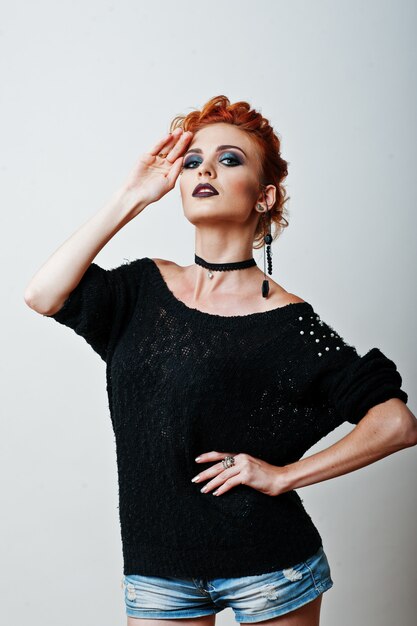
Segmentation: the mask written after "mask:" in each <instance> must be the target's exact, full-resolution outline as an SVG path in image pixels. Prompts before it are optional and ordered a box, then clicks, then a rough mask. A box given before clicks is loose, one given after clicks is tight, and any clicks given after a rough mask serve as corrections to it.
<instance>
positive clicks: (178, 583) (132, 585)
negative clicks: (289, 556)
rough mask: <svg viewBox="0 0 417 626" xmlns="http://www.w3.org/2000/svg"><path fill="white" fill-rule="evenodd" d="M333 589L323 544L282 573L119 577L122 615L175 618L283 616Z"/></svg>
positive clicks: (246, 619) (255, 619)
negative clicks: (222, 613)
mask: <svg viewBox="0 0 417 626" xmlns="http://www.w3.org/2000/svg"><path fill="white" fill-rule="evenodd" d="M332 586H333V581H332V579H331V575H330V566H329V563H328V561H327V557H326V554H325V552H324V550H323V546H320V548H319V550H318V551H317V552H316V553H315V554H314V555H313V556H311V557H310V558H308V559H306V560H305V561H302V562H301V563H297V564H296V565H293V566H292V567H289V568H286V569H279V570H275V571H273V572H268V573H266V574H260V575H255V576H243V577H239V578H210V579H207V578H173V577H164V578H160V577H159V576H143V575H141V574H132V575H128V576H126V575H125V576H123V578H122V587H123V588H124V597H125V605H126V615H128V616H131V617H142V618H155V619H175V618H192V617H201V616H203V615H212V614H214V613H218V612H219V611H222V610H223V609H226V608H228V607H230V608H232V609H233V612H234V617H235V620H236V621H237V622H240V623H244V622H246V623H249V622H258V621H261V620H265V619H270V618H271V617H277V616H278V615H283V614H284V613H288V612H289V611H293V610H294V609H297V608H298V607H300V606H302V605H303V604H306V603H307V602H310V601H311V600H314V599H315V598H317V596H319V595H320V594H321V593H323V592H324V591H327V590H328V589H330V587H332Z"/></svg>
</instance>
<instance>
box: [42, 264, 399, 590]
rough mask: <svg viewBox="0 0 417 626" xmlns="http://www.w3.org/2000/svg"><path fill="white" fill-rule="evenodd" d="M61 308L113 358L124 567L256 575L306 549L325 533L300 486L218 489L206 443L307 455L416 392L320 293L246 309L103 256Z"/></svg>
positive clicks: (287, 563) (154, 270) (63, 316)
mask: <svg viewBox="0 0 417 626" xmlns="http://www.w3.org/2000/svg"><path fill="white" fill-rule="evenodd" d="M46 317H52V318H53V319H55V320H56V321H57V322H59V323H61V324H65V325H66V326H68V327H70V328H72V329H73V330H74V331H75V332H76V333H77V334H78V335H81V336H82V337H84V339H85V340H86V341H87V342H88V344H89V345H90V346H91V347H92V348H93V349H94V350H95V351H96V352H97V353H98V354H99V355H100V357H101V358H102V359H103V360H104V361H105V362H106V381H107V392H108V398H109V411H110V417H111V420H112V425H113V430H114V435H115V441H116V454H117V469H118V486H119V519H120V528H121V538H122V546H123V559H124V570H123V571H124V574H126V575H129V574H143V575H153V576H177V577H193V576H200V577H206V578H214V577H224V578H226V577H232V576H237V577H240V576H247V575H255V574H262V573H266V572H271V571H273V570H275V569H281V568H286V567H291V566H293V565H294V564H297V563H299V562H301V561H304V560H306V559H307V558H308V557H310V556H311V555H312V554H314V553H315V552H316V551H317V550H318V548H319V547H320V546H321V545H322V539H321V536H320V534H319V531H318V530H317V528H316V526H315V525H314V523H313V521H312V519H311V517H310V516H309V514H308V513H307V512H306V510H305V509H304V506H303V504H302V500H301V498H300V497H299V495H298V493H297V492H296V491H295V490H291V491H287V492H286V493H283V494H281V495H279V496H268V495H265V494H263V493H261V492H259V491H257V490H256V489H253V488H251V487H248V486H246V485H238V486H236V487H233V488H231V489H230V490H229V491H227V492H225V493H223V494H222V495H220V496H213V495H212V493H211V492H208V493H206V494H205V493H201V491H200V489H201V487H202V484H205V482H206V481H202V484H199V483H193V482H191V478H192V477H193V476H196V475H197V474H198V473H199V472H200V471H202V470H203V469H206V468H207V467H210V466H211V465H212V463H201V464H200V463H196V462H195V457H197V456H198V455H199V454H201V453H204V452H210V451H211V450H216V451H225V452H230V451H233V452H235V453H238V452H246V453H248V454H250V455H253V456H255V457H258V458H260V459H264V460H265V461H266V462H268V463H272V464H273V465H277V466H283V465H286V464H288V463H293V462H295V461H297V460H298V459H300V458H301V457H302V456H303V455H304V454H305V453H306V452H307V450H309V448H311V447H312V446H313V445H314V444H315V443H316V442H318V441H319V440H320V439H321V438H322V437H324V436H325V435H327V434H328V433H330V432H331V431H332V430H334V429H335V428H336V427H337V426H339V425H340V424H342V423H343V422H345V421H348V422H350V423H352V424H357V423H358V422H359V420H360V419H361V418H362V417H363V416H364V415H365V414H366V412H367V411H368V410H369V409H370V408H371V407H372V406H374V405H376V404H378V403H380V402H384V401H385V400H388V399H389V398H393V397H396V398H400V399H401V400H403V401H404V402H407V400H408V396H407V394H406V393H405V391H403V390H402V389H401V383H402V378H401V376H400V374H399V372H398V371H397V368H396V365H395V364H394V362H393V361H392V360H390V359H389V358H387V357H386V356H385V355H384V354H383V353H382V352H381V351H380V350H379V349H378V348H372V349H371V350H369V352H367V353H366V354H365V355H364V356H359V355H358V353H357V351H356V349H355V348H354V347H353V346H352V345H349V344H348V343H346V342H345V341H344V339H343V338H342V337H341V336H340V335H339V334H338V333H337V332H336V331H335V330H334V329H333V328H332V327H331V326H329V325H328V324H327V323H326V322H324V321H322V320H321V318H320V316H319V315H318V314H317V313H316V312H315V310H314V309H313V307H312V305H311V304H309V303H308V302H298V303H293V304H288V305H285V306H282V307H279V308H275V309H272V310H270V311H266V312H261V313H252V314H248V315H233V316H222V315H215V314H211V313H205V312H203V311H200V310H198V309H194V308H191V307H189V306H188V305H186V304H185V303H184V302H182V301H180V300H179V299H178V298H176V296H175V295H174V294H173V293H172V291H171V290H170V289H169V287H168V285H167V283H166V281H165V279H164V277H163V276H162V274H161V272H160V270H159V268H158V266H157V265H156V263H155V262H154V261H153V260H152V259H150V258H148V257H144V258H139V259H136V260H134V261H132V262H128V263H124V264H122V265H120V266H119V267H116V268H113V269H109V270H107V269H103V268H102V267H100V266H99V265H97V264H96V263H92V264H91V265H90V266H89V268H88V269H87V271H86V272H85V274H84V275H83V277H82V279H81V281H80V282H79V284H78V285H77V287H76V288H75V289H74V290H73V291H72V292H71V294H70V295H69V296H68V298H67V300H66V301H65V303H64V305H63V307H62V308H61V309H60V310H59V311H58V312H57V313H55V314H54V315H52V316H46Z"/></svg>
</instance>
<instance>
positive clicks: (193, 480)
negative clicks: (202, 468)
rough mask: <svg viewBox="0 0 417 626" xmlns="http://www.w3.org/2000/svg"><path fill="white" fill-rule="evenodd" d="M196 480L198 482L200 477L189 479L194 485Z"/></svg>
mask: <svg viewBox="0 0 417 626" xmlns="http://www.w3.org/2000/svg"><path fill="white" fill-rule="evenodd" d="M197 480H200V476H194V478H192V479H191V482H192V483H195V482H197Z"/></svg>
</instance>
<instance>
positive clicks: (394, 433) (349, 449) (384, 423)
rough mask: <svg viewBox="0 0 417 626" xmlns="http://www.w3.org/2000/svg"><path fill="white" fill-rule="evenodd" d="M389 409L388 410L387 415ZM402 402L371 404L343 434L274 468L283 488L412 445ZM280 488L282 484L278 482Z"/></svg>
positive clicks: (354, 467)
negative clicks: (303, 455) (336, 439)
mask: <svg viewBox="0 0 417 626" xmlns="http://www.w3.org/2000/svg"><path fill="white" fill-rule="evenodd" d="M389 413H391V414H390V415H389ZM408 414H409V415H410V416H412V418H413V423H414V422H415V418H414V416H413V414H412V413H411V412H410V411H409V410H408V408H407V407H406V405H405V404H404V403H403V402H401V401H400V400H397V399H391V400H388V401H387V402H384V403H382V404H381V405H378V406H377V407H373V409H372V410H371V411H370V412H368V414H367V415H366V416H365V417H364V418H363V419H362V420H361V421H360V422H359V424H357V426H355V428H354V429H353V430H352V431H351V432H350V433H348V434H347V435H346V436H345V437H343V438H342V439H340V440H339V441H337V442H336V443H334V444H333V445H331V446H330V447H329V448H326V449H325V450H322V451H320V452H318V453H317V454H313V455H311V456H309V457H306V458H303V459H300V460H299V461H296V462H295V463H291V464H289V465H286V466H284V467H281V468H278V472H277V480H278V481H279V482H281V485H282V482H283V483H284V485H285V489H284V490H285V491H290V490H291V489H297V488H299V487H305V486H306V485H312V484H314V483H318V482H322V481H324V480H329V479H330V478H335V477H336V476H342V475H343V474H347V473H349V472H353V471H355V470H357V469H360V468H362V467H365V466H366V465H370V464H371V463H374V462H375V461H378V460H379V459H382V458H384V457H386V456H388V455H390V454H393V453H394V452H398V451H399V450H402V449H403V448H407V447H410V446H412V445H415V435H414V434H413V433H412V431H411V427H414V426H413V425H412V426H411V427H409V426H408V424H411V421H408V420H409V415H408ZM281 491H282V486H281Z"/></svg>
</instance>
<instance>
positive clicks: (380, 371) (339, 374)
mask: <svg viewBox="0 0 417 626" xmlns="http://www.w3.org/2000/svg"><path fill="white" fill-rule="evenodd" d="M298 322H299V329H298V330H299V335H300V337H301V340H302V342H303V343H304V346H305V348H306V349H307V351H306V353H305V359H306V360H305V367H306V368H307V369H308V380H309V384H310V389H311V392H312V395H313V397H315V398H316V399H317V401H319V402H322V403H323V404H324V405H325V406H327V407H329V408H330V410H331V411H333V413H332V414H333V419H334V420H336V421H335V422H334V424H333V427H335V426H336V425H338V424H341V423H343V422H345V421H347V422H350V423H351V424H358V422H359V421H360V420H361V419H362V418H363V417H364V416H365V415H366V413H367V412H368V411H369V409H371V408H372V407H373V406H375V405H377V404H380V403H381V402H385V401H386V400H389V399H391V398H399V399H400V400H403V402H405V403H406V402H407V401H408V395H407V393H406V392H405V391H404V390H403V389H402V388H401V385H402V377H401V375H400V373H399V371H398V370H397V366H396V364H395V363H394V361H393V360H392V359H390V358H389V357H388V356H386V355H385V354H384V353H383V352H382V351H381V350H380V349H379V348H376V347H375V348H371V349H370V350H369V351H368V352H366V354H364V355H363V356H360V355H359V354H358V352H357V350H356V348H355V347H354V346H353V345H351V344H349V343H347V342H346V341H345V340H344V339H343V337H342V336H341V335H340V334H339V333H338V332H337V331H335V330H334V328H333V327H332V326H330V324H328V323H326V322H324V321H323V320H322V319H321V318H320V316H319V315H318V314H317V313H316V312H315V311H314V314H312V315H311V316H305V318H304V319H299V320H298Z"/></svg>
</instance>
